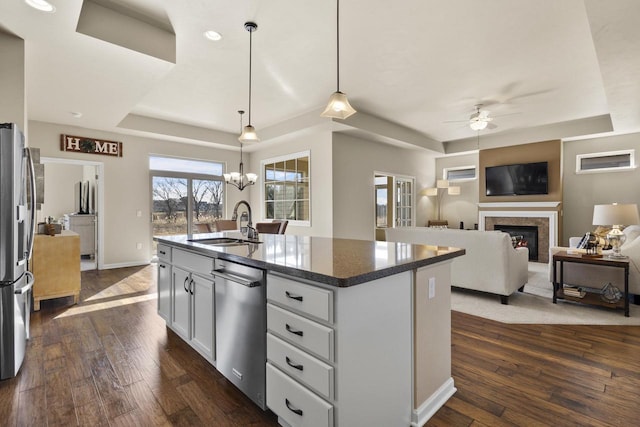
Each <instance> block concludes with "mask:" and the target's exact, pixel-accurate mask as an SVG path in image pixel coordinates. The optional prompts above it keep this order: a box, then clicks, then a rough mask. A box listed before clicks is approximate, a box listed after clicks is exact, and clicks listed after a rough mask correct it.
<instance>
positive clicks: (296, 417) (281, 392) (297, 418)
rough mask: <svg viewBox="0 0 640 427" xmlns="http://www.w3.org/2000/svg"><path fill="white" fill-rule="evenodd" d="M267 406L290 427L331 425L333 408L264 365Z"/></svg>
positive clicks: (326, 426) (329, 426) (276, 370)
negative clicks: (265, 370) (265, 369)
mask: <svg viewBox="0 0 640 427" xmlns="http://www.w3.org/2000/svg"><path fill="white" fill-rule="evenodd" d="M267 406H268V407H269V408H270V409H271V410H272V411H273V412H275V413H276V414H278V416H279V417H280V418H282V419H284V420H285V421H286V422H287V423H289V424H290V425H291V426H292V427H331V426H333V406H332V405H330V404H329V403H327V402H325V401H324V400H322V399H321V398H319V397H318V396H316V395H315V394H313V393H312V392H310V391H309V390H307V389H306V388H304V387H302V386H301V385H300V384H298V383H296V382H295V381H294V380H292V379H291V378H289V377H288V376H287V375H285V374H283V373H282V372H280V371H279V370H278V369H277V368H274V367H273V366H272V365H271V364H270V363H267Z"/></svg>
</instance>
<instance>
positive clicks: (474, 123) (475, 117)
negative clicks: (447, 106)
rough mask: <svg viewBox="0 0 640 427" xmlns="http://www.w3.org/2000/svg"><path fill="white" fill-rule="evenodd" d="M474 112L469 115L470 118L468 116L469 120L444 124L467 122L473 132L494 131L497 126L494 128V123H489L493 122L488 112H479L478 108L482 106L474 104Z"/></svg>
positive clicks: (451, 121)
mask: <svg viewBox="0 0 640 427" xmlns="http://www.w3.org/2000/svg"><path fill="white" fill-rule="evenodd" d="M475 108H476V111H475V112H474V113H473V114H471V116H469V120H448V121H446V122H444V123H462V122H468V123H469V127H470V128H471V129H473V130H477V131H480V130H484V129H487V128H489V129H495V128H497V127H498V126H496V125H495V124H494V123H491V121H492V120H493V117H490V116H489V114H491V113H490V112H489V111H488V110H481V109H480V108H482V104H476V105H475Z"/></svg>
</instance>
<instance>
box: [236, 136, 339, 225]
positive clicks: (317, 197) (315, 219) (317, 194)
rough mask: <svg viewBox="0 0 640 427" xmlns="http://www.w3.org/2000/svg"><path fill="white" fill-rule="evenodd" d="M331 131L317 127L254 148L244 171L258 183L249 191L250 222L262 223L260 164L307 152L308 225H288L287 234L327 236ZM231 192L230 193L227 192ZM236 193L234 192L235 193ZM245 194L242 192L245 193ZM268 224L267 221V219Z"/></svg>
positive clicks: (263, 213)
mask: <svg viewBox="0 0 640 427" xmlns="http://www.w3.org/2000/svg"><path fill="white" fill-rule="evenodd" d="M331 146H332V142H331V132H329V131H327V130H323V129H318V128H310V129H306V130H303V131H298V132H294V133H291V134H289V135H286V136H285V137H281V138H278V139H277V140H275V141H273V143H270V144H265V145H264V146H263V147H260V146H258V149H257V151H254V152H252V153H251V154H250V156H249V160H250V163H249V167H248V168H247V165H246V164H245V168H246V169H245V170H246V171H252V172H255V173H258V176H259V178H258V183H257V184H256V185H255V186H254V187H253V189H252V191H251V202H250V204H251V207H252V211H253V212H252V213H253V215H254V222H258V221H264V220H265V219H264V215H265V212H264V206H263V205H262V200H263V199H264V196H263V195H262V194H263V189H262V187H261V185H260V184H261V183H262V182H263V181H262V173H261V171H260V168H261V162H262V161H263V160H265V159H271V158H275V157H280V156H286V155H290V154H294V153H299V152H302V151H306V150H309V151H310V153H311V154H310V157H311V158H310V162H311V166H310V176H311V190H310V191H311V226H310V227H300V226H298V227H297V226H295V225H292V224H289V225H288V226H287V234H295V235H300V236H320V237H331V233H332V226H333V218H332V216H331V209H332V208H331V207H332V204H333V201H332V194H331V191H332V186H331V183H332V173H331V171H332V160H331ZM230 191H233V190H230ZM236 191H237V190H236ZM245 191H246V190H245ZM267 221H270V220H267Z"/></svg>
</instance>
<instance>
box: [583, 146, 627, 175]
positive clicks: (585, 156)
mask: <svg viewBox="0 0 640 427" xmlns="http://www.w3.org/2000/svg"><path fill="white" fill-rule="evenodd" d="M635 151H636V150H634V149H629V150H618V151H604V152H601V153H587V154H577V155H576V174H587V173H605V172H628V171H631V170H634V169H636V167H637V166H636V160H635ZM625 154H628V155H629V163H630V166H621V167H615V168H601V169H582V168H581V164H582V159H592V158H595V157H607V156H620V155H625Z"/></svg>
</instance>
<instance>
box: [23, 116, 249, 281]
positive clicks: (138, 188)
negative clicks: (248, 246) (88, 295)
mask: <svg viewBox="0 0 640 427" xmlns="http://www.w3.org/2000/svg"><path fill="white" fill-rule="evenodd" d="M60 134H71V135H80V136H86V137H91V138H101V139H106V140H110V141H122V143H123V152H124V156H123V157H111V156H101V155H95V154H87V153H73V152H65V151H60ZM29 139H30V141H31V144H30V145H31V146H33V147H39V148H40V150H41V151H40V154H41V156H42V157H53V158H67V159H77V160H84V161H87V160H88V161H92V162H102V163H103V164H104V189H105V194H104V201H105V205H104V211H103V215H102V220H103V224H104V242H103V243H104V248H103V253H104V268H113V267H120V266H127V265H139V264H146V263H148V262H149V260H150V259H151V244H152V236H151V224H150V218H151V214H150V210H151V188H150V177H149V160H148V158H149V155H150V154H162V155H169V156H176V157H183V158H194V159H204V160H215V161H222V162H228V164H229V165H230V166H229V167H230V168H232V169H233V168H237V164H238V161H239V154H238V152H236V151H229V150H220V149H215V148H209V147H204V146H199V145H185V144H181V143H174V142H168V141H162V140H154V139H149V138H141V137H136V136H130V135H121V134H116V133H112V132H104V131H99V130H93V129H86V128H79V127H73V126H65V125H57V124H51V123H44V122H37V121H30V122H29ZM46 185H51V184H50V183H48V182H47V183H46ZM247 191H249V192H250V189H249V190H245V191H244V192H243V193H244V194H241V193H239V192H238V191H237V190H236V191H233V190H229V191H228V194H227V199H226V203H225V206H227V216H228V215H229V214H230V210H229V209H230V208H232V207H233V206H234V205H235V203H236V202H237V201H238V200H240V196H241V195H243V196H245V197H249V194H247ZM138 210H140V211H141V212H142V216H141V217H138V216H136V212H137V211H138ZM137 243H142V249H140V250H139V249H137V248H136V244H137Z"/></svg>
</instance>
